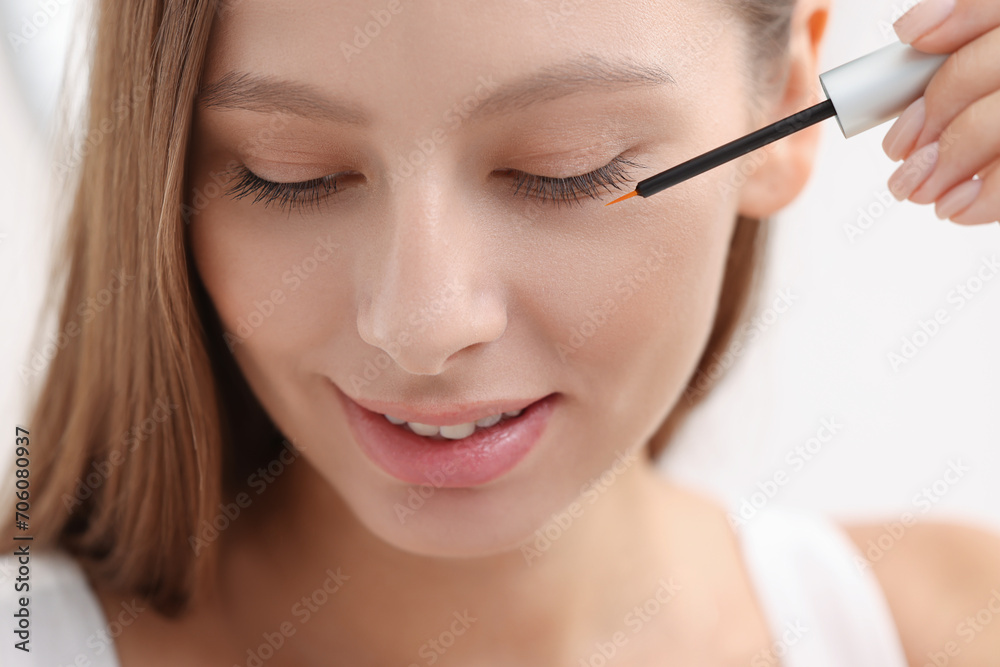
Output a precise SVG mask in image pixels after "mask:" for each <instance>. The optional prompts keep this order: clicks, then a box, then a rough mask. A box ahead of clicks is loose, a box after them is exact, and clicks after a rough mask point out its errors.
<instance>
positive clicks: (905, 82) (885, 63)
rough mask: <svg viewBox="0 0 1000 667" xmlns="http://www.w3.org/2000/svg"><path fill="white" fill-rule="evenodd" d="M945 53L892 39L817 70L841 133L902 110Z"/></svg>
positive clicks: (847, 133)
mask: <svg viewBox="0 0 1000 667" xmlns="http://www.w3.org/2000/svg"><path fill="white" fill-rule="evenodd" d="M948 55H949V54H947V53H944V54H932V53H924V52H923V51H918V50H916V49H914V48H913V47H912V46H910V45H909V44H903V43H902V42H894V43H892V44H890V45H888V46H886V47H883V48H881V49H879V50H878V51H874V52H872V53H869V54H868V55H866V56H862V57H860V58H858V59H857V60H852V61H851V62H849V63H845V64H843V65H841V66H840V67H835V68H834V69H832V70H830V71H829V72H824V73H823V74H820V75H819V81H820V84H821V85H822V86H823V92H825V93H826V96H827V99H829V100H830V101H831V102H833V107H834V109H836V111H837V122H838V123H839V124H840V129H841V131H842V132H843V133H844V136H845V137H847V138H850V137H853V136H854V135H856V134H858V133H860V132H864V131H865V130H868V129H871V128H873V127H875V126H876V125H881V124H882V123H884V122H886V121H889V120H892V119H893V118H896V117H897V116H899V115H900V114H901V113H903V111H905V110H906V107H908V106H910V104H912V103H913V102H915V101H916V100H917V99H918V98H919V97H920V96H921V95H923V94H924V90H925V89H926V88H927V84H928V83H929V82H930V80H931V77H933V76H934V73H935V72H937V71H938V69H939V68H940V67H941V65H942V64H944V61H945V60H947V59H948Z"/></svg>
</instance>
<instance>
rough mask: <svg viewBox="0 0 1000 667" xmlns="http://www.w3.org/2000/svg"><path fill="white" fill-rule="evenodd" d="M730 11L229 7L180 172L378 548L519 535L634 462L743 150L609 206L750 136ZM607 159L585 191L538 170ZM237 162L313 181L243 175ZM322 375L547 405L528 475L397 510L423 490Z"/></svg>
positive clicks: (685, 362)
mask: <svg viewBox="0 0 1000 667" xmlns="http://www.w3.org/2000/svg"><path fill="white" fill-rule="evenodd" d="M721 4H722V3H714V2H703V1H701V0H673V1H671V2H657V3H653V2H640V3H637V2H612V3H608V2H581V3H566V2H558V1H553V2H535V3H524V2H522V1H521V0H484V1H483V2H463V3H460V4H457V3H432V2H416V1H413V0H389V1H383V0H375V1H373V2H367V1H360V0H359V1H354V2H348V1H342V2H337V3H328V2H321V1H319V0H284V1H279V0H267V1H264V0H240V1H233V2H228V3H226V2H223V3H222V4H221V7H220V11H219V13H218V16H217V17H216V23H215V26H214V28H213V33H212V39H211V42H210V49H209V53H208V56H207V61H206V63H205V72H204V77H203V91H206V93H207V97H206V99H204V100H203V102H204V104H201V105H200V106H199V109H198V111H197V115H196V120H195V127H194V135H193V139H192V143H191V155H190V163H189V184H190V187H191V190H190V193H191V194H190V197H189V200H188V206H189V208H188V211H189V213H192V215H191V216H190V218H189V222H190V233H191V243H192V248H193V252H194V256H195V260H196V265H197V269H198V271H199V273H200V275H201V278H202V281H203V282H204V284H205V286H206V288H207V290H208V292H209V294H210V296H211V298H212V301H213V303H214V305H215V308H216V309H217V311H218V314H219V316H220V318H221V321H222V324H223V326H224V328H225V329H226V331H227V335H226V338H227V340H228V341H229V342H230V347H231V349H232V352H233V354H234V355H235V358H236V360H237V362H238V364H239V367H240V368H241V369H242V372H243V373H244V375H245V377H246V379H247V381H248V382H249V384H250V386H251V387H252V389H253V390H254V392H255V393H256V395H257V397H258V398H259V400H260V401H261V403H262V404H263V406H264V407H265V408H266V409H267V411H268V413H269V414H270V416H271V418H272V419H273V420H274V422H275V423H276V424H277V426H278V427H279V428H280V429H281V430H282V431H283V433H284V434H285V435H286V436H287V437H289V438H290V439H292V440H293V441H294V442H296V443H297V444H298V445H299V446H300V447H301V449H302V450H303V452H304V454H303V455H304V456H305V458H306V459H307V460H308V461H309V463H310V464H311V465H312V466H313V467H314V468H315V470H316V471H317V472H318V473H319V475H320V476H321V477H322V478H323V479H325V480H326V481H327V482H328V483H329V485H330V486H331V487H332V488H333V489H335V490H336V492H337V493H338V494H339V495H340V496H341V497H342V498H343V500H344V501H345V503H346V504H347V506H348V507H349V508H350V509H351V511H352V512H353V513H354V514H355V515H356V517H357V519H358V520H359V521H360V522H361V523H362V524H363V525H365V526H366V527H367V528H368V529H370V530H371V531H372V532H373V533H375V534H376V535H378V536H379V537H381V538H382V539H383V540H385V541H386V542H389V543H391V544H393V545H396V546H398V547H400V548H403V549H406V550H410V551H414V552H419V553H426V554H441V555H459V554H466V555H468V554H485V553H490V552H495V551H498V550H501V549H507V548H511V547H513V546H514V545H516V544H517V543H518V542H520V541H522V540H524V539H526V538H529V537H530V536H531V535H532V534H533V532H534V531H535V530H536V529H537V528H539V527H540V526H541V525H543V524H544V523H545V521H546V520H548V519H549V518H550V517H551V516H552V514H553V513H557V512H559V511H560V510H561V509H562V508H564V507H565V506H566V505H568V504H569V503H570V502H571V501H572V500H573V499H574V498H576V497H577V495H578V494H580V493H581V490H582V489H583V487H584V486H585V485H586V484H587V483H588V482H589V481H591V480H593V479H594V478H595V477H597V476H599V475H600V474H601V473H602V472H603V471H605V470H607V469H608V468H611V467H612V465H613V464H615V461H616V458H618V459H619V463H618V464H617V465H616V468H615V469H616V470H617V471H618V472H623V469H624V468H628V467H632V468H641V467H642V466H643V465H645V464H644V463H643V461H642V457H641V456H640V457H638V458H637V459H629V458H628V457H627V456H626V455H627V454H628V453H629V452H630V450H636V451H639V450H640V449H641V447H642V446H643V445H644V443H645V441H646V439H647V438H648V437H649V436H650V435H651V434H652V433H653V432H654V431H655V430H656V428H657V427H658V425H659V424H660V423H661V422H662V420H663V419H664V418H665V416H666V415H667V414H668V413H669V411H670V409H671V407H672V406H673V404H674V403H675V401H676V400H677V399H678V397H679V396H680V393H681V392H682V390H683V387H684V384H685V381H686V379H687V378H688V376H689V375H690V373H691V372H692V371H693V369H694V368H695V364H696V362H697V359H698V356H699V354H700V352H701V350H702V348H703V346H704V344H705V341H706V338H707V335H708V333H709V331H710V328H711V325H712V321H713V317H714V313H715V307H716V303H717V299H718V295H719V290H720V286H721V279H722V275H723V267H724V263H725V260H726V256H727V250H728V243H729V238H730V234H731V232H732V227H733V224H734V220H735V218H736V215H737V213H738V210H739V202H738V201H737V199H738V196H739V195H738V191H737V190H734V189H733V188H732V187H730V186H731V185H732V184H733V183H734V182H736V181H737V180H738V177H739V174H738V166H739V164H740V162H739V161H737V162H732V163H729V164H727V165H724V166H722V167H720V168H718V169H715V170H713V171H710V172H707V173H705V174H703V175H702V176H699V177H697V178H694V179H691V180H689V181H687V182H685V183H683V184H681V185H678V186H675V187H673V188H671V189H669V190H666V191H664V192H662V193H660V194H658V195H656V196H655V197H651V198H649V199H641V198H634V199H630V200H628V201H626V202H623V203H621V204H618V205H616V206H613V207H605V206H604V204H605V203H606V202H608V201H611V200H612V199H614V198H615V197H617V196H619V195H621V194H624V193H626V192H628V191H631V190H632V189H633V188H634V184H635V182H636V181H638V180H641V179H642V178H645V177H647V176H650V175H652V174H654V173H657V172H659V171H662V170H664V169H666V168H668V167H670V166H672V165H674V164H677V163H679V162H682V161H683V160H685V159H688V158H690V157H692V156H694V155H697V154H700V153H701V152H704V151H705V150H708V149H709V148H714V147H715V146H718V145H720V144H721V143H725V142H726V141H728V140H730V139H732V138H734V137H736V136H740V135H742V134H744V133H746V132H747V131H749V130H750V129H752V128H751V125H750V123H751V119H750V117H749V112H748V108H749V106H748V104H747V103H746V102H747V91H746V90H745V88H744V85H745V82H744V81H743V80H742V79H741V78H740V76H739V74H738V72H740V71H741V70H740V66H741V65H740V63H741V59H742V57H743V56H742V52H741V43H740V39H739V38H740V35H741V30H742V29H743V28H742V26H741V25H740V24H739V23H738V21H737V19H736V18H735V17H734V16H733V15H732V14H730V13H727V12H726V11H725V10H724V9H723V8H722V7H721ZM216 84H219V85H216ZM620 160H627V161H629V162H631V163H633V164H639V165H642V167H634V166H630V165H629V164H628V163H624V162H620ZM616 164H617V165H619V166H620V170H623V171H624V172H625V179H626V180H624V181H621V182H620V184H619V187H620V190H617V189H614V186H611V185H609V186H608V187H609V189H610V191H609V190H608V189H605V188H603V187H601V186H600V183H606V182H609V181H605V180H601V177H600V176H594V177H593V178H592V179H589V180H590V181H591V182H596V183H595V184H594V185H592V187H596V188H597V190H596V192H594V194H596V197H595V198H591V197H589V196H588V195H587V194H586V193H583V192H581V193H579V194H574V193H573V190H572V189H571V188H572V185H571V184H565V183H564V184H561V185H560V184H554V185H553V183H551V182H550V181H540V180H539V177H548V178H549V179H560V178H567V177H571V176H580V175H584V174H589V173H591V172H594V171H596V170H603V173H604V174H605V177H607V175H608V174H611V177H612V179H613V178H614V172H615V171H616V170H615V169H614V166H615V165H616ZM608 165H611V166H610V167H608ZM242 167H245V168H246V169H248V170H249V171H250V172H252V173H253V174H255V175H256V176H258V177H260V178H262V179H266V180H267V181H273V182H278V183H289V182H297V183H301V182H304V181H310V180H313V179H318V180H317V182H316V183H315V184H314V185H317V187H314V188H313V189H312V190H304V189H302V188H301V187H300V188H299V189H298V190H294V189H293V190H287V189H286V190H277V191H275V190H274V189H273V188H272V189H270V190H268V189H262V190H261V189H257V190H254V189H253V188H254V187H255V186H254V184H253V183H251V182H250V181H248V180H247V178H248V177H247V176H246V174H245V173H244V172H242V171H241V168H242ZM606 167H607V168H606ZM335 175H337V176H336V177H335V178H334V176H335ZM525 175H530V176H525ZM328 176H329V177H330V178H326V179H324V177H328ZM519 177H520V178H522V179H523V178H526V179H527V181H526V182H522V183H520V185H521V187H520V189H519V190H518V191H517V192H515V189H516V188H517V186H518V184H519ZM587 181H588V179H580V181H579V182H578V185H579V184H581V183H582V184H583V185H586V183H587ZM610 182H611V183H613V182H615V181H614V180H611V181H610ZM233 186H237V187H242V188H244V192H247V191H250V190H252V191H250V192H249V194H246V196H243V197H242V198H237V197H236V196H235V195H234V194H227V191H228V190H229V189H230V188H231V187H233ZM553 188H554V189H553ZM275 194H276V195H277V198H276V199H271V198H272V196H273V195H275ZM526 195H527V196H526ZM258 196H259V197H260V198H259V199H258ZM553 197H554V198H556V199H553ZM547 198H548V199H547ZM560 198H562V199H560ZM567 198H568V200H567ZM255 199H258V200H257V201H255ZM557 200H558V201H557ZM569 200H571V201H569ZM338 389H339V391H342V392H343V393H344V394H346V395H347V396H349V397H351V398H353V399H357V400H359V401H362V402H364V401H389V402H398V403H402V404H405V405H406V406H408V407H409V408H410V409H411V410H412V411H413V412H417V413H423V412H427V411H437V410H438V409H439V408H442V406H444V407H450V406H458V407H461V406H465V405H468V404H470V403H479V402H488V403H492V402H496V401H503V400H507V399H525V402H530V401H531V400H533V399H537V398H541V397H543V396H547V395H549V394H553V393H556V394H558V396H557V397H556V402H555V403H554V410H553V412H552V413H551V415H550V417H549V420H548V423H547V426H546V428H545V430H544V432H543V434H542V436H541V438H540V439H539V440H538V442H537V443H536V444H535V445H534V446H533V447H532V448H531V449H530V450H529V451H528V452H527V454H526V455H524V456H523V458H521V459H520V460H519V461H518V462H517V464H516V465H514V466H513V467H512V468H510V469H509V470H507V471H506V472H504V473H503V474H501V475H499V476H496V477H494V478H492V479H488V480H479V481H472V482H470V481H469V479H468V478H467V477H466V478H461V476H459V478H458V481H455V483H454V484H448V483H445V484H434V483H433V481H432V480H426V481H425V482H424V483H425V484H429V485H431V486H430V487H424V489H423V491H424V493H423V494H421V495H422V496H424V501H423V503H422V504H420V505H419V506H418V509H417V510H416V511H414V512H409V513H404V515H401V514H400V507H401V506H406V507H409V508H413V507H414V503H413V500H412V499H413V495H412V493H411V491H412V490H418V484H417V483H416V481H414V480H404V479H401V478H400V477H399V476H397V475H393V474H390V472H389V471H387V470H386V469H384V468H383V467H381V466H380V465H377V464H376V463H375V462H374V461H373V460H372V459H371V458H370V457H369V456H368V455H367V454H366V453H365V451H364V450H363V448H362V447H361V446H360V445H359V442H358V440H357V439H356V438H355V436H354V434H353V432H352V430H351V427H350V423H349V420H348V416H347V414H346V412H345V410H344V408H343V407H342V405H341V403H340V401H339V399H338V396H337V390H338ZM396 428H404V427H402V426H400V427H396ZM444 442H449V441H444ZM430 444H433V445H435V446H442V443H441V442H439V441H431V442H430ZM621 461H626V462H628V463H621ZM629 461H631V462H629ZM439 479H440V478H439ZM619 479H627V476H626V477H620V478H619ZM463 480H464V481H463ZM622 483H625V482H622ZM428 489H432V492H430V493H429V492H428ZM456 525H460V526H462V529H461V530H460V531H456V530H455V526H456Z"/></svg>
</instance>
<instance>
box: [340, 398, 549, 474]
mask: <svg viewBox="0 0 1000 667" xmlns="http://www.w3.org/2000/svg"><path fill="white" fill-rule="evenodd" d="M331 384H332V383H331ZM333 387H334V389H335V390H336V393H337V396H338V397H339V399H340V403H341V405H343V406H344V411H345V412H346V413H347V420H348V422H349V423H350V425H351V431H352V432H353V433H354V438H355V440H357V441H358V443H359V444H360V446H361V449H362V450H363V451H364V453H365V454H366V455H367V456H368V458H370V459H371V460H372V462H373V463H375V464H376V465H377V466H378V467H380V468H381V469H382V470H384V471H386V472H387V473H389V474H390V475H392V476H393V477H395V478H396V479H399V480H402V481H404V482H406V483H408V484H431V485H433V486H435V487H438V488H442V487H444V488H463V487H470V486H477V485H479V484H486V483H487V482H490V481H492V480H494V479H497V478H498V477H500V476H501V475H503V474H504V473H506V472H507V471H508V470H510V469H511V468H513V467H514V466H516V465H517V464H518V462H519V461H521V459H523V458H524V457H525V456H527V454H528V452H530V451H531V449H532V448H533V447H534V446H535V444H537V443H538V441H539V440H540V439H541V437H542V433H544V432H545V427H546V425H547V424H548V421H549V416H550V415H551V414H552V411H553V409H554V408H555V404H556V398H557V397H558V394H549V395H548V396H546V397H545V398H543V399H541V400H538V401H535V402H534V403H532V404H531V405H529V406H528V407H526V408H525V409H524V411H523V412H521V414H519V415H518V416H517V417H514V418H510V417H507V418H506V419H504V420H503V421H501V422H499V423H498V424H496V425H495V426H492V427H490V428H486V429H477V430H476V431H475V432H474V433H473V434H472V435H470V436H469V437H467V438H462V439H461V440H448V439H443V440H431V439H429V438H425V437H424V436H421V435H417V434H416V433H413V432H412V431H410V430H409V429H408V428H405V427H404V426H403V425H399V426H396V425H395V424H391V423H390V422H389V421H388V420H387V419H386V418H385V417H384V416H382V415H380V414H378V413H377V412H372V411H371V410H366V409H365V408H363V407H361V406H360V405H358V404H357V403H355V402H354V401H353V400H351V398H350V397H348V396H347V395H346V394H344V392H342V391H341V390H340V388H339V387H337V386H336V385H333Z"/></svg>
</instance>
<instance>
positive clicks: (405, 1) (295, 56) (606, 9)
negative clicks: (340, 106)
mask: <svg viewBox="0 0 1000 667" xmlns="http://www.w3.org/2000/svg"><path fill="white" fill-rule="evenodd" d="M717 4H722V3H716V2H705V0H660V1H658V2H635V1H631V0H617V1H616V0H610V1H609V0H601V1H598V0H551V1H550V0H545V1H531V0H528V1H526V0H471V1H470V0H463V1H462V2H441V1H436V2H431V1H429V0H346V1H344V0H341V1H338V2H330V1H329V0H325V1H324V0H220V3H219V7H218V10H217V12H216V17H215V23H214V25H213V32H212V40H211V42H210V45H209V52H208V60H207V62H206V80H209V81H211V80H213V77H219V76H222V75H223V74H225V73H226V72H229V71H250V72H254V73H259V74H265V75H270V76H275V77H281V78H286V79H287V78H291V79H294V80H298V81H302V82H305V83H308V84H310V85H314V86H317V87H319V88H321V89H327V90H330V89H336V90H339V91H347V92H350V91H354V92H356V93H357V94H364V97H365V98H367V99H373V96H372V93H376V92H381V93H382V94H383V95H382V96H383V98H384V101H385V102H387V103H391V102H392V101H393V100H397V99H411V100H412V98H413V97H414V96H415V95H418V96H422V97H428V98H433V97H439V96H440V95H449V94H450V95H451V96H454V95H460V94H461V91H463V90H469V91H471V90H474V89H475V87H476V85H477V82H480V81H481V77H487V78H488V77H491V76H492V77H493V78H494V79H496V80H498V81H500V82H503V81H505V80H509V79H512V78H516V77H517V76H518V75H519V74H524V73H527V72H530V71H534V70H537V69H538V68H539V67H543V66H545V65H555V64H559V63H563V62H565V61H566V60H567V59H572V58H573V57H574V56H578V55H580V54H585V53H590V54H599V55H602V56H607V57H608V58H609V59H614V58H613V56H624V57H627V58H628V59H630V60H631V61H633V62H636V63H656V64H657V65H660V66H662V67H663V68H664V69H665V70H666V71H669V72H671V73H672V74H674V76H675V78H678V79H679V78H681V76H685V77H688V78H690V77H692V76H694V77H696V76H697V74H696V72H695V71H694V70H697V69H703V70H706V71H707V68H708V64H709V62H711V60H712V57H711V56H712V54H713V53H717V52H718V51H719V50H721V49H723V48H724V47H725V46H726V45H727V44H728V43H729V42H731V41H732V40H729V39H726V37H725V32H726V29H727V28H728V25H727V24H728V23H731V21H729V20H727V18H726V17H725V16H723V15H722V14H720V13H719V12H718V7H717V6H716V5H717Z"/></svg>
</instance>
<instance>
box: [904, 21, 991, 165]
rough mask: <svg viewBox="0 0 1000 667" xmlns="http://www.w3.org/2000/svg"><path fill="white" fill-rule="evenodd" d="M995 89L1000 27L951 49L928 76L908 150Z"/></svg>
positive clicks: (926, 140)
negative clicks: (921, 121)
mask: <svg viewBox="0 0 1000 667" xmlns="http://www.w3.org/2000/svg"><path fill="white" fill-rule="evenodd" d="M997 4H998V5H1000V2H997ZM997 90H1000V28H995V29H993V30H991V31H989V32H987V33H985V34H984V35H982V36H980V37H978V38H977V39H975V40H973V41H972V42H969V43H968V44H966V45H965V46H963V47H962V48H960V49H959V50H958V51H956V52H955V53H953V54H952V55H951V56H950V57H949V58H948V59H947V60H945V61H944V64H943V65H941V68H940V69H939V70H938V71H937V72H936V73H935V74H934V76H933V77H932V78H931V80H930V83H928V85H927V89H926V90H925V91H924V117H925V121H924V126H923V128H922V129H921V130H920V134H919V135H918V137H917V140H916V142H915V143H914V144H913V146H912V147H911V148H910V152H912V151H916V150H919V149H920V148H923V147H924V146H926V145H927V144H929V143H931V142H932V141H934V140H936V139H937V138H938V137H940V136H941V132H943V131H944V128H946V127H948V126H949V125H950V124H951V123H952V121H954V120H955V118H956V117H957V116H958V114H959V113H961V111H962V110H963V109H965V108H966V107H968V106H970V105H971V104H972V103H973V102H976V101H977V100H980V99H982V98H983V97H985V96H986V95H989V94H990V93H992V92H994V91H997ZM998 120H1000V119H998ZM994 122H997V121H994Z"/></svg>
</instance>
